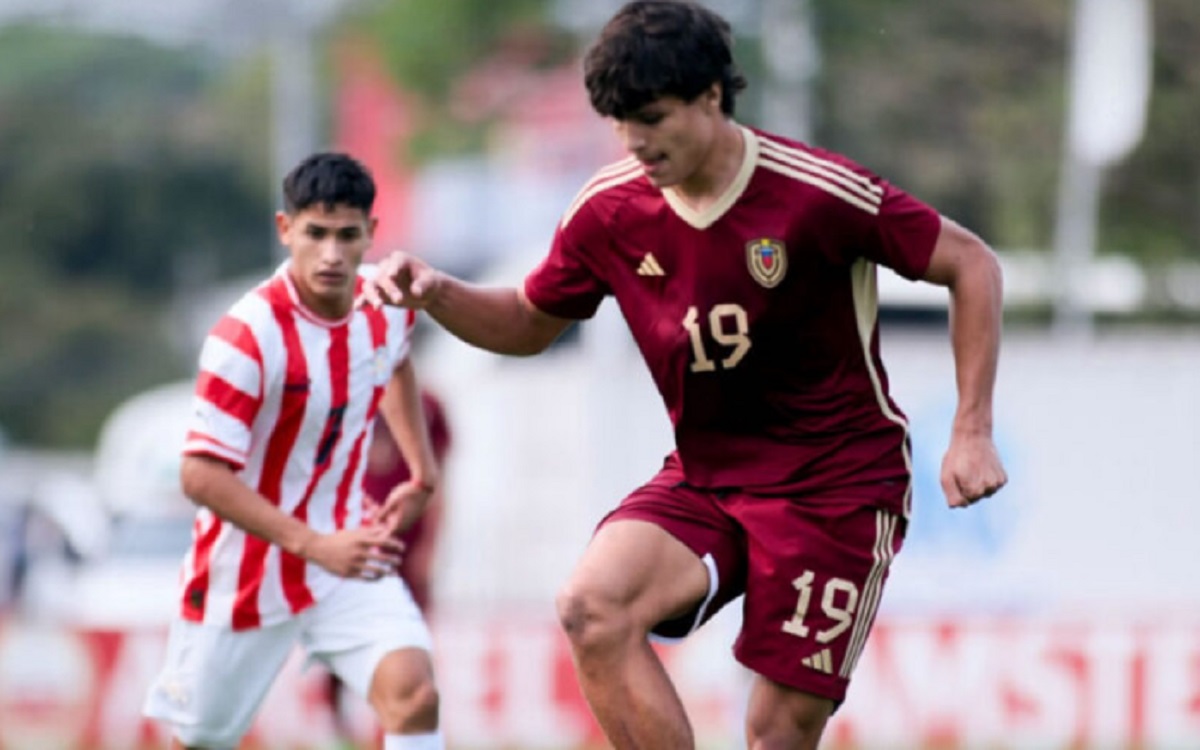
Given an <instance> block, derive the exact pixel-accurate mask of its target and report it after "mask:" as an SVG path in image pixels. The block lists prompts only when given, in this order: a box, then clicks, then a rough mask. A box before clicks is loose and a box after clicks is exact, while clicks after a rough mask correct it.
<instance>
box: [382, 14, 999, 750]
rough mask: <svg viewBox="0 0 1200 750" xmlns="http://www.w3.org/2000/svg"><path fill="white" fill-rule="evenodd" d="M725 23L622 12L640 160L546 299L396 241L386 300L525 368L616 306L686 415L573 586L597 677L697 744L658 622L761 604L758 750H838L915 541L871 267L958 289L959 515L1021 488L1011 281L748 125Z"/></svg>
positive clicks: (589, 684) (748, 661) (621, 710)
mask: <svg viewBox="0 0 1200 750" xmlns="http://www.w3.org/2000/svg"><path fill="white" fill-rule="evenodd" d="M730 39H731V34H730V29H729V26H728V24H727V23H726V22H725V21H724V19H722V18H721V17H719V16H717V15H716V14H714V13H713V12H711V11H709V10H707V9H705V8H703V7H702V6H700V5H698V4H695V3H691V2H686V1H684V0H643V1H637V2H631V3H629V4H627V5H626V6H624V7H623V8H622V9H621V10H620V11H619V12H618V13H617V14H616V15H615V16H614V17H613V18H612V19H611V20H610V21H609V23H608V24H607V25H606V26H605V28H604V29H603V31H602V32H601V35H600V37H599V39H598V40H597V42H596V43H595V44H594V46H593V47H592V48H591V49H590V50H589V52H588V54H587V57H586V59H585V63H584V75H585V81H586V85H587V89H588V93H589V95H590V97H591V102H592V105H593V107H594V108H595V109H596V111H597V112H598V113H600V114H601V115H603V116H605V117H607V118H610V119H611V121H612V122H613V124H614V127H615V129H616V133H617V135H618V137H619V138H620V139H621V140H622V142H623V144H624V146H625V148H626V149H627V150H628V152H629V154H630V157H629V158H627V159H626V160H624V161H622V162H618V163H616V164H614V165H611V166H609V167H607V168H605V169H602V170H600V172H598V173H597V174H596V176H595V177H594V178H593V179H592V180H591V181H590V182H589V183H588V184H587V185H586V186H585V187H584V188H583V190H582V191H581V192H580V193H579V195H578V196H577V197H576V199H575V200H574V201H573V202H572V203H571V205H570V206H569V208H568V209H567V211H566V213H565V214H564V216H563V218H562V221H561V223H560V224H559V226H558V229H557V232H556V234H555V237H554V240H553V244H552V247H551V249H550V253H549V255H548V256H547V257H546V259H545V260H543V261H542V263H541V264H540V265H539V266H538V267H537V268H535V269H534V270H533V271H532V272H531V273H530V274H529V276H528V277H527V278H526V280H525V283H524V286H523V288H520V289H497V288H481V287H477V286H473V285H469V284H466V283H464V282H462V281H460V280H458V279H455V278H453V277H451V276H448V275H446V274H443V273H441V272H439V271H437V270H435V269H433V268H431V267H430V266H428V265H427V264H425V263H423V262H422V261H421V260H419V259H417V258H415V257H412V256H409V255H407V254H403V253H396V254H394V255H392V256H390V257H388V258H387V259H385V261H384V262H383V263H381V264H380V268H379V269H378V271H379V272H378V274H377V275H376V276H375V277H374V281H373V283H372V284H369V285H368V286H367V288H366V298H367V299H368V301H370V302H372V303H376V304H378V303H392V304H400V305H404V306H408V307H414V308H423V309H425V310H426V311H427V312H428V313H429V314H430V315H431V316H433V318H434V319H435V320H437V321H438V322H439V323H440V324H441V325H442V326H444V327H445V328H447V329H448V330H449V331H451V332H452V333H454V334H455V335H456V336H458V337H459V338H461V339H463V340H464V341H467V342H468V343H471V344H473V345H475V346H479V347H482V348H484V349H489V350H491V351H495V352H501V353H507V354H515V355H529V354H534V353H537V352H540V351H542V350H543V349H545V348H546V347H547V346H549V345H550V343H551V342H552V341H553V340H554V339H555V338H556V337H557V336H558V335H559V334H560V333H562V332H563V330H564V329H565V328H566V327H567V326H568V325H570V323H571V321H573V320H580V319H584V318H588V317H590V316H591V315H592V314H593V313H594V312H595V310H596V308H597V306H598V305H599V304H600V302H601V300H602V299H603V298H604V297H605V296H606V295H612V296H614V297H615V298H616V300H617V303H618V304H619V305H620V308H621V310H622V312H623V314H624V316H625V320H626V322H627V323H628V325H629V329H630V331H631V332H632V334H633V336H634V338H635V340H636V341H637V344H638V347H639V349H640V350H641V353H642V356H643V357H644V359H645V360H646V363H647V365H648V366H649V368H650V372H651V374H652V376H653V378H654V381H655V383H656V385H657V386H658V389H659V391H660V392H661V394H662V397H663V400H664V402H665V404H666V407H667V411H668V413H669V415H670V418H671V421H672V423H673V425H674V428H675V442H676V450H675V451H674V452H672V453H671V454H670V455H669V456H667V458H666V461H665V463H664V466H663V468H662V470H661V471H660V472H659V473H658V474H657V475H656V476H654V477H652V478H651V479H650V481H649V482H647V483H646V484H645V485H643V486H642V487H641V488H640V489H638V490H635V491H634V492H633V493H632V494H630V495H629V496H628V497H627V498H625V499H624V500H623V501H622V502H621V504H620V505H619V506H618V507H617V508H616V509H615V510H614V511H612V513H610V514H609V515H608V516H607V517H606V518H605V519H604V520H603V521H602V522H601V524H600V526H599V528H598V529H597V531H596V533H595V535H594V536H593V538H592V540H591V542H590V543H589V545H588V547H587V550H586V551H585V552H584V554H583V557H582V559H581V560H580V562H579V563H578V565H577V566H576V568H575V570H574V571H573V573H572V574H571V576H570V578H569V581H568V582H567V584H566V585H565V586H564V588H563V589H562V591H561V592H560V594H559V597H558V610H559V616H560V619H561V622H562V626H563V628H564V629H565V631H566V634H567V636H568V638H569V639H570V642H571V646H572V649H573V655H574V659H575V665H576V672H577V675H578V677H579V681H580V683H581V686H582V688H583V691H584V693H585V695H586V696H587V699H588V701H589V703H590V705H591V708H592V711H593V712H594V713H595V715H596V717H597V719H598V720H599V722H600V724H601V726H602V727H603V728H604V731H605V733H606V734H607V736H608V738H609V740H610V741H611V742H612V743H613V744H614V746H616V747H617V748H655V749H656V750H657V749H658V748H687V747H692V746H693V745H694V737H693V733H692V729H691V727H690V725H689V723H688V720H687V717H686V715H685V712H684V710H683V706H682V705H681V703H680V700H679V697H678V694H677V693H676V691H675V690H674V688H673V686H672V684H671V682H670V679H669V677H668V675H667V674H666V672H665V671H664V669H663V666H662V663H661V662H660V661H659V659H658V658H657V656H656V655H655V653H654V651H653V649H652V648H651V647H650V644H649V642H648V641H649V638H648V636H650V635H651V634H656V635H659V636H665V637H680V636H683V635H686V634H687V633H689V632H690V631H691V630H693V629H695V628H696V627H698V626H699V625H700V624H702V623H703V622H704V621H705V620H706V619H708V618H709V617H711V616H712V614H713V613H715V612H716V611H717V610H718V609H719V608H720V607H721V606H723V605H724V604H726V603H727V602H729V601H731V600H732V599H734V598H735V597H737V596H739V595H742V594H744V595H745V596H744V601H743V605H742V606H743V621H742V629H741V633H740V634H739V636H738V639H737V642H736V644H735V646H734V654H735V656H736V658H737V659H738V660H739V661H740V662H741V663H742V664H744V665H745V666H746V667H748V668H749V669H750V670H752V671H753V672H754V673H755V678H754V683H753V687H752V689H751V694H750V699H749V700H750V705H749V708H748V711H747V715H746V738H747V744H748V746H749V747H750V748H752V749H754V750H767V749H769V748H770V749H775V748H814V747H816V746H817V744H818V742H819V740H820V737H821V734H822V732H823V730H824V727H825V724H826V721H827V719H828V717H829V716H830V714H831V713H832V712H833V710H834V709H835V708H836V707H837V705H838V704H839V703H840V702H841V701H842V700H843V699H844V697H845V694H846V687H847V685H848V683H849V680H850V676H851V674H852V673H853V670H854V667H855V664H856V663H857V661H858V659H859V657H860V656H861V654H862V651H863V646H864V643H865V641H866V638H867V634H868V633H869V631H870V629H871V625H872V623H873V621H874V618H875V614H876V611H877V609H878V606H879V601H880V596H881V594H882V587H883V583H884V581H885V580H886V577H887V573H888V567H889V564H890V562H891V561H892V559H893V557H894V556H895V554H896V553H897V552H898V551H899V549H900V546H901V543H902V541H903V538H904V532H905V526H906V523H907V517H908V513H909V503H910V499H911V491H912V482H911V479H912V476H911V474H912V472H911V461H910V448H909V434H908V425H907V422H906V420H905V417H904V415H903V413H902V412H901V410H900V408H899V407H898V406H897V405H896V404H895V402H894V401H893V400H892V399H891V397H890V396H889V395H888V379H887V375H886V373H885V371H884V368H883V363H882V362H881V360H880V355H879V331H878V326H877V300H876V286H875V268H876V266H877V265H880V264H882V265H885V266H888V267H891V268H893V269H895V270H896V271H897V272H899V273H900V274H902V275H904V276H906V277H908V278H910V279H922V280H924V281H928V282H932V283H934V284H939V285H942V286H945V287H947V288H948V289H949V294H950V310H951V316H950V320H951V343H952V348H953V352H954V359H955V365H956V371H957V387H958V409H957V412H956V414H955V417H954V423H953V426H952V430H951V439H950V444H949V448H948V450H947V453H946V455H945V458H944V461H943V467H942V485H943V489H944V491H945V494H946V498H947V501H948V502H949V504H950V505H951V506H953V507H963V506H967V505H970V504H972V503H974V502H975V501H977V500H979V499H981V498H983V497H986V496H989V495H991V494H992V493H994V492H995V491H996V490H998V489H999V488H1000V487H1001V486H1003V485H1004V483H1005V482H1006V480H1007V478H1006V476H1005V472H1004V469H1003V466H1002V464H1001V461H1000V458H999V455H998V453H997V451H996V448H995V445H994V443H993V440H992V434H991V433H992V390H993V384H994V382H995V376H996V364H997V358H998V352H999V340H1000V322H1001V321H1000V319H1001V286H1002V282H1001V274H1000V268H999V265H998V263H997V261H996V258H995V256H994V254H993V253H992V252H991V250H990V249H989V248H988V247H987V246H986V245H985V244H984V243H983V242H982V241H981V240H980V239H979V238H978V237H976V236H975V235H974V234H972V233H970V232H969V231H967V230H965V229H964V228H962V227H961V226H959V225H958V224H956V223H954V222H953V221H951V220H950V219H948V218H945V217H942V216H940V215H939V214H938V213H937V212H936V211H934V210H933V209H932V208H930V207H929V206H927V205H925V204H923V203H921V202H920V201H918V200H916V199H914V198H913V197H911V196H909V195H907V194H905V193H904V192H903V191H901V190H899V189H897V188H896V187H894V186H892V185H890V184H889V183H887V182H886V181H884V180H882V179H880V178H879V177H877V176H876V175H874V174H872V173H871V172H869V171H868V170H866V169H863V168H862V167H860V166H858V165H857V164H855V163H853V162H852V161H850V160H849V159H846V158H845V157H843V156H840V155H838V154H834V153H830V152H827V151H823V150H820V149H817V148H814V147H811V146H808V145H806V144H802V143H798V142H795V141H792V140H789V139H786V138H783V137H781V136H778V135H774V134H771V133H766V132H762V131H756V130H753V129H750V128H747V127H744V126H742V125H740V124H739V123H737V122H736V121H735V120H734V119H733V114H734V100H735V95H736V94H737V92H738V91H739V90H740V89H742V88H743V87H744V86H745V81H744V79H743V78H742V77H741V75H740V74H739V72H738V71H737V68H736V66H735V64H734V61H733V57H732V51H731V46H730V45H731V42H730Z"/></svg>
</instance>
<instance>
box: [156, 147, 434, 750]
mask: <svg viewBox="0 0 1200 750" xmlns="http://www.w3.org/2000/svg"><path fill="white" fill-rule="evenodd" d="M283 192H284V203H285V210H284V211H281V212H279V213H278V214H277V216H276V224H277V229H278V233H279V238H280V241H281V242H282V243H283V244H284V245H285V246H286V247H287V249H288V251H289V255H290V257H289V259H288V260H287V261H286V262H285V263H284V264H283V265H282V266H280V268H279V269H278V270H277V271H276V272H275V274H274V275H273V276H271V277H270V278H269V279H267V280H265V281H264V282H262V283H261V284H260V285H258V286H257V287H256V288H254V289H253V290H251V291H250V292H248V293H247V294H246V295H245V296H243V297H242V298H241V299H240V300H239V301H238V302H237V303H235V304H234V305H233V307H232V308H230V310H229V311H228V312H227V313H226V314H225V315H224V316H223V317H222V318H221V319H220V321H219V322H218V323H217V324H216V325H215V326H214V327H213V329H212V331H211V332H210V333H209V335H208V338H207V339H206V340H205V342H204V346H203V349H202V351H201V354H200V371H199V375H198V377H197V380H196V392H195V398H194V413H193V416H192V421H191V426H190V430H189V432H188V435H187V439H186V443H185V445H184V448H183V454H184V459H183V468H182V473H181V477H182V482H183V487H184V491H185V492H186V494H187V495H188V496H189V497H190V498H192V499H193V500H194V501H195V502H196V503H197V505H198V506H200V507H199V510H198V512H197V516H196V523H195V526H194V530H193V544H192V547H191V549H190V551H189V552H188V554H187V557H186V558H185V560H184V565H183V571H182V596H181V602H180V612H179V616H178V618H177V620H176V621H175V622H173V623H172V627H171V634H170V640H169V644H168V655H167V664H166V667H165V668H164V670H163V672H162V674H161V675H160V677H159V679H158V680H157V681H156V683H155V685H154V686H153V688H152V689H151V692H150V695H149V697H148V699H147V705H146V711H147V714H148V715H151V716H154V717H156V718H159V719H162V720H165V721H167V722H170V723H171V724H172V725H173V728H174V733H175V742H176V743H177V746H183V747H188V748H194V747H212V748H216V747H234V746H236V745H237V743H238V742H239V740H240V739H241V737H242V735H244V734H245V732H246V731H247V730H248V728H249V725H250V723H251V721H252V719H253V716H254V713H255V712H256V711H257V708H258V705H259V704H260V703H261V701H262V699H263V697H264V696H265V694H266V691H267V689H268V687H269V686H270V684H271V682H272V681H273V680H274V677H275V675H276V674H277V673H278V671H279V669H280V668H281V667H282V666H283V663H284V660H285V658H286V657H287V656H288V654H289V653H290V651H291V649H292V647H293V646H294V644H295V643H297V642H299V643H301V644H303V646H304V647H305V649H306V650H307V651H308V652H309V654H310V655H311V656H313V657H314V658H317V659H320V660H321V661H323V662H324V663H325V664H326V666H328V667H329V668H330V669H331V670H332V671H333V672H334V673H336V674H337V675H338V676H339V677H340V678H341V679H342V680H343V681H344V682H345V683H346V684H347V685H349V686H350V687H351V688H353V689H355V690H357V691H358V692H359V693H361V694H362V695H363V697H365V698H367V699H368V700H369V701H370V703H371V705H372V706H373V707H374V708H375V710H376V712H377V714H378V716H379V720H380V723H381V726H382V728H383V730H384V732H385V748H387V749H388V750H401V749H402V750H439V749H440V748H442V746H443V741H442V737H441V734H440V731H439V728H438V702H437V691H436V688H435V686H434V683H433V672H432V666H431V659H430V654H429V652H430V647H431V642H430V636H429V632H428V629H427V626H426V624H425V621H424V619H423V617H422V615H421V612H420V611H419V609H418V608H417V606H416V604H415V602H414V601H413V599H412V596H411V594H410V593H409V591H408V590H407V588H406V587H405V586H404V584H403V582H402V581H401V580H400V578H399V577H398V576H397V575H396V573H397V567H398V565H399V563H400V561H401V559H402V553H403V545H402V544H401V543H400V542H398V541H397V540H396V538H395V536H394V535H395V534H396V533H397V532H398V531H400V530H402V529H405V528H407V527H408V526H410V525H412V524H413V523H414V522H415V521H416V520H417V518H418V517H419V516H420V514H421V513H422V512H423V511H424V508H425V506H426V504H427V502H428V500H429V498H430V496H431V493H432V492H433V490H434V489H435V485H436V483H437V479H438V476H437V474H438V469H437V464H436V462H435V460H434V456H433V452H432V448H431V447H430V439H429V435H428V431H427V428H426V425H425V419H424V415H423V413H422V407H421V396H420V390H419V387H418V383H417V379H416V374H415V371H414V368H413V364H412V362H411V360H410V358H409V348H410V333H411V329H412V325H413V320H414V318H413V315H414V313H412V312H411V311H405V310H399V309H395V308H392V309H389V310H384V309H380V308H376V307H370V306H358V305H356V304H355V300H356V298H357V295H358V294H359V293H360V292H361V290H362V287H363V283H364V277H363V276H362V275H360V264H361V263H362V259H363V256H364V253H365V252H366V250H367V249H368V248H369V247H370V243H371V237H372V235H373V232H374V228H375V224H376V219H375V218H374V217H373V216H372V214H371V209H372V206H373V203H374V198H375V185H374V181H373V180H372V178H371V176H370V174H369V172H368V171H367V170H366V169H365V168H364V167H363V166H362V165H361V164H359V163H358V162H357V161H355V160H354V159H352V158H350V157H349V156H346V155H344V154H336V153H321V154H315V155H313V156H311V157H309V158H308V159H306V160H304V161H303V162H301V163H300V164H299V165H298V166H297V167H296V168H295V169H294V170H293V171H292V172H291V173H290V174H289V175H288V176H287V178H285V180H284V185H283ZM380 415H382V416H383V418H384V420H385V422H386V423H387V426H388V428H389V429H390V431H391V432H392V435H393V436H394V438H395V440H396V443H397V445H398V446H399V448H400V450H401V452H402V454H403V456H404V459H405V461H406V462H407V463H408V465H409V466H411V467H412V473H411V476H410V477H409V478H408V479H407V481H404V482H402V483H400V484H398V485H396V486H395V487H394V488H392V489H391V490H390V494H388V496H387V497H386V499H383V500H384V503H383V507H382V509H381V510H380V512H379V513H378V516H377V518H376V519H375V521H374V522H373V523H371V524H364V523H363V517H362V516H363V512H362V511H363V475H364V472H365V470H366V463H367V461H366V457H367V451H368V448H369V446H370V442H371V438H372V435H373V427H374V423H375V421H376V419H377V417H378V416H380Z"/></svg>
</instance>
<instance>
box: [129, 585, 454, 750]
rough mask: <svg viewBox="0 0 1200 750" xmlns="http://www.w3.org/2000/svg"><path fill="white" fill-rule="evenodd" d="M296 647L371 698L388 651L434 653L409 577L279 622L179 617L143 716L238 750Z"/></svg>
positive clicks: (348, 592) (197, 740) (338, 596)
mask: <svg viewBox="0 0 1200 750" xmlns="http://www.w3.org/2000/svg"><path fill="white" fill-rule="evenodd" d="M296 643H300V644H301V645H302V646H303V647H304V650H305V651H306V652H307V654H308V657H309V659H315V660H318V661H321V662H322V663H324V664H325V666H327V667H328V668H329V669H330V671H332V672H333V673H334V674H336V675H337V676H338V677H339V678H341V680H342V681H343V682H345V683H346V685H348V686H349V687H350V688H351V689H352V690H354V691H355V692H357V693H358V694H359V695H361V696H363V697H364V698H365V697H366V696H367V692H368V690H369V689H370V687H371V678H372V677H373V676H374V674H375V667H376V666H377V665H378V664H379V662H380V660H381V659H383V657H384V656H385V655H386V654H388V653H390V652H392V651H395V650H398V649H404V648H418V649H422V650H424V651H431V650H432V639H431V637H430V634H429V628H428V626H427V625H426V624H425V619H424V618H423V617H422V616H421V611H420V610H419V609H418V608H417V605H416V603H415V602H413V599H412V595H411V594H410V593H409V591H408V587H406V586H405V585H404V584H403V582H401V580H400V579H399V578H397V577H395V576H388V577H386V578H383V579H380V580H378V581H370V582H368V581H360V580H355V579H346V580H344V581H341V582H339V584H338V586H337V587H336V588H335V589H334V590H333V591H331V592H330V593H329V595H328V596H326V597H325V598H323V599H321V600H320V601H319V602H317V603H316V604H314V605H313V606H311V607H309V608H308V609H306V610H305V611H303V612H301V613H300V614H299V615H297V616H296V617H293V618H292V619H290V620H287V621H286V622H282V623H279V624H278V625H272V626H269V627H264V628H257V629H254V630H242V631H235V630H232V629H231V628H228V627H221V626H215V625H204V624H201V623H197V622H190V621H188V620H183V619H180V618H176V619H175V620H174V621H173V622H172V623H171V630H170V635H169V637H168V641H167V658H166V665H165V666H164V668H163V670H162V672H161V673H160V674H159V676H158V678H157V679H156V680H155V681H154V684H153V685H152V686H151V688H150V694H149V695H148V696H147V697H146V704H145V707H144V708H143V712H144V713H145V714H146V716H148V717H150V718H153V719H159V720H161V721H165V722H167V723H169V724H171V725H172V727H173V729H174V732H175V736H176V738H177V739H179V741H180V742H182V743H183V744H184V745H187V746H189V747H190V746H202V747H207V748H234V747H237V745H238V743H239V741H240V740H241V738H242V736H243V735H244V734H246V732H247V731H248V730H249V729H250V725H251V723H252V722H253V720H254V715H255V713H256V712H257V711H258V707H259V705H260V704H261V703H262V701H263V698H265V697H266V695H267V691H268V690H269V689H270V687H271V683H272V682H274V681H275V677H276V675H278V674H279V670H280V669H282V668H283V665H284V663H285V662H286V661H287V658H288V656H289V655H290V654H291V651H292V648H293V647H294V646H295V644H296Z"/></svg>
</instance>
